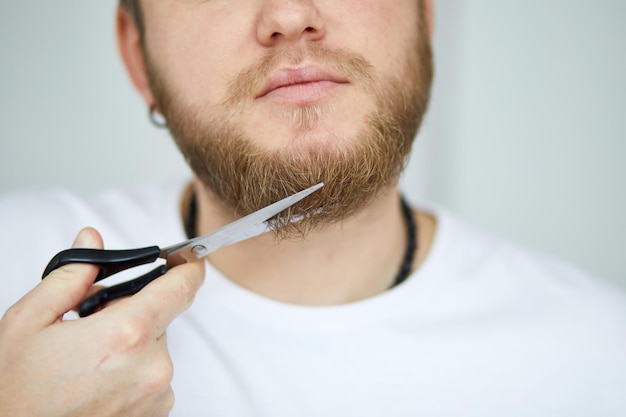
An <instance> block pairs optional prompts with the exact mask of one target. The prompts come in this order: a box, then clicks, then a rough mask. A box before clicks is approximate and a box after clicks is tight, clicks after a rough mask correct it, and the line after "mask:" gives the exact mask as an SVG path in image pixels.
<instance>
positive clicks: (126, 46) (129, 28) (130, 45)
mask: <svg viewBox="0 0 626 417" xmlns="http://www.w3.org/2000/svg"><path fill="white" fill-rule="evenodd" d="M116 25H117V27H116V29H117V30H116V32H117V46H118V49H119V53H120V55H121V57H122V61H123V62H124V66H125V67H126V71H127V73H128V75H129V77H130V79H131V81H132V83H133V85H134V86H135V88H136V89H137V91H138V92H139V94H141V96H142V97H143V99H144V101H145V102H146V106H147V107H150V106H152V105H153V104H154V97H153V95H152V91H151V90H150V83H149V82H148V75H147V72H146V63H145V60H144V54H143V50H142V42H141V33H140V32H139V28H138V27H137V24H136V22H135V19H133V17H132V16H131V15H130V14H129V13H128V11H127V10H126V8H124V7H123V6H118V9H117V20H116Z"/></svg>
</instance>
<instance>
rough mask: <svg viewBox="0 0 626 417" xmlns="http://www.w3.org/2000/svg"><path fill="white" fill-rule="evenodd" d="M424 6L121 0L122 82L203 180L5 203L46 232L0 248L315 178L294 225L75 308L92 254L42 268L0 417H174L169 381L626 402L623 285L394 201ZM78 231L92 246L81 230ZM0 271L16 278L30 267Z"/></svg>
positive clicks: (538, 411) (247, 207)
mask: <svg viewBox="0 0 626 417" xmlns="http://www.w3.org/2000/svg"><path fill="white" fill-rule="evenodd" d="M431 8H432V7H431V4H430V2H429V1H416V0H389V1H385V2H381V1H377V0H365V1H364V0H359V1H357V0H341V1H337V0H335V1H326V0H260V1H251V0H250V1H239V2H230V1H221V0H216V1H187V2H180V1H174V0H161V1H156V0H144V1H141V2H138V1H128V2H122V5H121V7H120V9H119V12H118V18H117V28H118V39H119V45H120V51H121V55H122V58H123V60H124V63H125V64H126V67H127V69H128V72H129V75H130V77H131V79H132V80H133V83H134V85H135V87H136V88H137V90H138V91H139V93H140V94H141V95H142V97H143V98H144V100H145V102H146V106H147V107H149V108H151V109H153V112H154V113H159V114H161V115H162V116H163V118H164V120H165V121H166V123H167V126H168V128H169V129H170V131H171V132H172V135H173V137H174V139H175V140H176V142H177V144H178V145H179V147H180V149H181V151H182V152H183V153H184V155H185V157H186V158H187V160H188V161H189V163H190V165H191V167H192V168H193V170H194V173H195V175H196V177H197V178H196V180H195V182H194V184H193V185H192V186H191V187H190V188H188V189H187V190H186V191H185V192H184V193H182V192H181V190H178V189H177V190H161V189H150V190H142V191H137V192H134V193H132V194H130V193H128V192H126V191H120V192H113V193H110V194H107V195H104V196H97V197H95V198H93V199H85V200H83V199H78V198H77V197H75V196H71V195H67V194H60V193H53V194H49V195H44V196H32V195H28V196H20V198H11V197H7V198H6V199H5V201H4V202H3V204H2V205H1V206H0V207H1V210H2V212H0V214H1V215H2V216H0V217H1V218H3V219H7V220H8V219H11V220H10V223H9V222H8V221H7V223H6V224H3V231H6V236H11V237H15V239H20V236H22V235H26V236H29V235H31V233H23V232H24V228H32V229H33V230H37V232H38V235H40V236H43V239H44V241H41V242H39V241H38V242H30V243H31V245H30V246H27V245H26V244H23V243H22V242H20V241H19V240H18V241H17V242H16V240H15V239H6V238H5V240H11V242H10V243H11V245H12V246H17V247H21V248H24V247H27V248H28V251H29V253H28V256H32V254H33V253H37V254H39V253H40V252H41V253H42V254H48V256H50V255H52V254H53V253H54V250H55V249H56V248H58V247H62V245H64V244H65V240H64V239H66V238H67V233H69V232H71V231H73V230H76V228H77V227H82V226H83V225H86V224H92V225H95V226H96V228H97V229H99V230H100V231H101V232H102V233H103V234H106V236H107V246H111V247H135V246H139V245H142V244H146V243H155V242H159V243H161V242H162V243H164V244H167V243H171V242H175V241H178V240H182V239H183V238H184V236H183V228H182V226H181V225H182V224H183V223H187V225H188V226H189V227H187V229H188V230H187V232H188V234H204V233H207V232H209V231H211V230H214V229H216V228H217V227H219V226H221V225H223V224H226V223H228V222H230V221H232V220H234V219H236V218H237V217H240V216H241V215H243V214H246V213H248V212H251V211H253V210H255V209H257V208H260V207H262V206H264V205H266V204H268V203H270V202H273V201H275V200H278V199H280V198H282V197H285V196H286V195H289V194H291V193H293V192H295V191H299V190H300V189H303V188H306V187H308V186H310V185H313V184H315V183H317V182H320V181H324V182H325V184H326V185H325V187H324V188H323V189H322V190H320V191H319V192H317V193H315V194H313V195H312V196H311V197H310V198H307V199H306V200H304V201H303V202H302V204H299V205H298V206H297V207H295V208H294V210H292V211H291V212H290V214H289V215H294V214H295V215H297V214H310V216H308V217H307V218H305V220H303V221H302V222H300V223H297V224H294V225H292V226H289V227H287V228H285V229H282V230H281V231H279V232H278V233H276V234H270V235H264V236H261V237H258V238H255V239H251V240H249V241H245V242H241V243H239V244H237V245H233V246H231V247H228V248H224V249H222V250H220V251H218V252H215V253H214V254H212V255H211V256H210V257H209V259H208V261H209V263H207V264H206V265H203V264H202V263H201V262H196V263H188V264H184V265H181V266H178V267H175V268H173V269H172V270H171V271H170V272H168V274H167V275H166V276H164V277H162V278H159V279H158V280H156V281H154V282H153V283H151V284H150V285H148V286H147V287H146V288H144V289H143V290H142V291H141V292H139V293H138V294H136V295H135V296H133V297H130V298H127V299H124V300H121V301H118V302H115V303H111V304H110V305H108V306H106V307H105V308H104V309H103V310H102V311H99V312H97V313H96V314H93V315H92V316H89V317H87V318H84V319H80V320H76V321H69V320H66V321H64V320H62V317H63V315H64V314H65V313H66V312H67V311H69V310H71V309H72V308H74V307H75V306H77V305H78V304H79V303H80V301H81V300H83V299H84V298H85V297H86V296H87V295H88V294H90V293H91V292H92V291H93V289H92V283H93V280H94V278H95V274H96V270H95V268H94V267H93V266H90V265H68V266H67V267H64V268H60V269H58V270H56V271H54V272H53V273H52V274H51V275H50V276H48V277H47V278H46V279H45V280H44V281H43V282H42V283H41V284H39V285H38V286H37V287H36V288H35V289H33V290H32V291H30V292H28V293H27V294H26V295H25V296H24V297H23V298H22V299H20V300H19V301H18V302H17V303H15V304H13V306H12V307H11V308H9V309H8V310H7V312H6V314H5V315H4V317H3V319H2V321H1V322H0V366H1V369H2V372H1V373H0V415H11V416H22V415H23V416H26V415H27V416H39V415H42V416H44V415H45V416H85V415H89V416H118V415H119V416H159V415H167V414H168V413H169V411H170V410H171V409H172V407H173V401H174V394H173V391H175V392H176V407H175V408H174V410H173V414H174V415H181V416H205V415H206V416H213V415H228V416H262V415H267V416H287V415H289V416H293V415H299V416H306V415H311V416H313V415H336V416H352V415H355V416H356V415H358V416H381V415H391V416H415V415H429V416H444V415H446V416H449V415H453V416H456V415H476V416H500V415H520V416H521V415H524V416H527V415H533V416H538V415H539V416H541V415H545V416H555V415H567V416H576V415H580V416H583V415H594V416H595V415H604V416H609V415H615V416H617V415H623V414H624V412H626V400H625V399H624V395H623V392H624V390H625V389H626V355H625V353H624V352H626V337H625V331H624V328H625V327H624V325H625V324H626V304H625V302H624V298H623V296H622V295H619V294H616V293H614V292H612V291H610V290H609V289H606V288H604V287H602V286H601V285H599V284H597V283H594V282H593V281H591V280H589V279H588V278H587V277H585V276H583V275H582V274H580V273H579V272H577V271H575V270H573V269H571V268H569V267H567V266H564V265H562V264H560V263H558V262H556V261H553V260H550V259H546V258H544V257H541V256H539V255H534V254H530V253H528V252H526V251H523V250H521V249H518V248H516V247H514V246H512V245H510V244H508V243H506V242H501V241H499V240H497V239H495V238H493V237H491V236H488V235H486V234H484V233H481V232H478V231H476V230H473V229H472V228H471V227H469V226H467V225H464V224H462V223H460V222H459V221H457V220H455V219H454V218H453V217H451V216H450V215H449V214H447V213H445V212H444V211H441V210H432V212H431V213H427V212H422V211H414V212H413V211H410V210H408V211H407V210H403V204H402V201H401V198H400V196H399V194H398V190H397V179H398V175H399V173H400V171H401V168H402V165H403V162H404V158H405V157H406V155H407V153H408V151H409V149H410V146H411V141H412V138H413V137H414V136H415V133H416V131H417V129H418V126H419V124H420V121H421V118H422V116H423V114H424V111H425V107H426V103H427V99H428V93H429V87H430V81H431V58H430V47H429V29H430V27H431V23H430V21H431ZM181 194H183V195H182V198H181V199H180V201H181V203H180V205H181V207H182V210H179V207H178V206H179V197H180V195H181ZM194 201H196V202H195V203H194ZM194 207H195V211H196V215H189V214H188V213H193V212H194V210H192V208H194ZM44 213H45V214H47V215H55V219H56V220H55V221H54V222H51V221H49V220H48V219H47V218H45V219H44V218H43V214H44ZM16 218H18V219H21V220H20V221H16V220H15V219H16ZM285 219H286V220H288V218H285ZM24 243H25V242H24ZM3 245H5V243H4V242H3ZM6 245H7V247H8V243H6ZM74 246H75V247H95V248H100V247H103V242H102V238H101V237H100V235H99V234H98V233H97V232H96V231H95V230H93V229H84V230H83V231H81V233H80V234H79V235H78V237H77V238H76V240H75V242H74ZM53 248H54V249H53ZM2 249H4V246H3V247H2ZM18 255H21V254H16V256H18ZM4 267H5V277H6V279H7V283H13V281H14V280H17V281H18V283H16V284H15V286H14V288H15V287H17V288H20V290H21V289H22V288H21V287H23V286H24V285H25V284H22V282H27V279H30V278H31V277H33V276H36V275H37V273H38V272H39V271H40V270H41V268H42V265H26V262H16V261H14V262H11V263H9V265H4ZM407 272H408V273H407ZM203 279H204V284H203V285H202V287H201V284H202V281H203ZM8 280H11V281H8ZM200 287H201V288H200ZM194 297H195V299H196V301H195V303H194V304H193V306H191V304H192V300H193V299H194ZM2 298H3V299H4V298H5V297H4V296H3V297H2ZM7 298H8V296H7ZM11 301H13V299H12V300H11ZM190 306H191V307H190ZM188 308H189V309H188ZM186 309H188V310H187V311H186V312H184V313H183V311H184V310H186ZM178 316H180V317H179V318H178V320H176V321H174V319H175V318H176V317H178ZM170 324H171V325H170ZM166 328H167V329H168V331H167V339H169V340H168V341H166V336H165V330H166ZM168 344H169V349H168ZM173 369H175V372H174V371H173ZM173 372H174V380H173V383H172V387H173V388H174V389H173V390H172V388H171V387H170V382H171V379H172V373H173Z"/></svg>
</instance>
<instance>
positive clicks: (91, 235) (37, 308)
mask: <svg viewBox="0 0 626 417" xmlns="http://www.w3.org/2000/svg"><path fill="white" fill-rule="evenodd" d="M72 247H74V248H77V247H83V248H94V249H102V247H103V244H102V238H101V236H100V234H99V233H98V232H97V231H96V230H95V229H92V228H86V229H83V230H81V231H80V232H79V234H78V236H77V237H76V239H75V241H74V244H73V245H72ZM97 274H98V268H97V267H95V266H93V265H89V264H78V263H76V264H69V265H65V266H63V267H60V268H58V269H56V270H54V271H52V272H51V273H50V274H49V275H48V276H47V277H46V278H45V279H44V280H43V281H41V283H39V285H37V286H36V287H35V288H34V289H33V290H31V291H30V292H29V293H28V294H26V295H25V296H24V297H22V299H21V300H19V301H18V302H17V303H16V304H15V305H14V306H13V307H11V309H10V312H9V314H12V315H14V316H19V319H20V320H19V321H20V322H21V325H23V326H26V327H29V328H30V327H37V328H44V327H46V326H48V325H50V324H52V323H54V322H55V321H57V320H60V319H61V318H62V317H63V315H64V314H65V313H67V312H68V311H70V310H71V309H72V308H74V307H75V306H76V305H78V304H79V303H80V301H81V300H82V299H83V298H85V295H86V294H87V292H88V291H89V289H90V287H91V286H92V285H93V282H94V280H95V278H96V276H97Z"/></svg>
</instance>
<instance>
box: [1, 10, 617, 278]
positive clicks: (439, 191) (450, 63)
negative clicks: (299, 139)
mask: <svg viewBox="0 0 626 417" xmlns="http://www.w3.org/2000/svg"><path fill="white" fill-rule="evenodd" d="M115 5H116V0H99V1H94V2H91V1H89V2H87V1H84V0H65V1H63V2H51V1H47V0H25V1H21V2H9V1H5V2H2V3H1V4H0V57H1V58H0V59H1V62H2V65H0V91H1V92H2V94H0V135H1V137H2V139H1V140H2V142H1V143H2V145H1V147H0V192H3V193H4V192H11V191H13V190H20V189H24V188H45V187H65V188H70V189H73V190H76V191H77V192H81V193H84V192H91V191H93V190H100V189H104V188H107V187H114V186H134V185H138V184H142V183H146V182H163V181H170V180H172V179H180V178H185V177H188V176H189V175H190V174H189V171H188V170H187V168H186V166H185V164H184V162H183V159H182V157H180V155H179V154H178V152H177V150H176V149H175V146H174V145H173V143H172V141H171V139H170V138H169V137H168V135H167V133H166V132H165V131H161V130H157V129H155V128H153V127H152V126H151V125H150V124H149V122H148V119H147V110H146V109H145V107H144V105H143V103H142V102H141V100H140V99H139V97H138V96H137V95H136V94H135V93H134V91H133V90H132V87H131V85H130V82H129V81H128V80H127V78H126V76H125V74H124V71H123V68H122V66H121V63H120V61H119V59H118V57H117V52H116V46H115V41H114V30H113V22H114V21H113V18H114V10H115ZM436 16H437V18H436V34H435V54H436V79H435V85H434V90H433V100H432V102H431V106H430V110H429V114H428V115H427V118H426V122H425V126H424V129H423V130H422V132H421V133H420V135H419V137H418V141H417V143H416V146H415V150H414V154H413V156H412V159H411V163H410V165H409V167H408V169H407V172H406V174H405V176H404V178H403V188H404V189H405V191H406V193H407V194H408V196H409V198H410V199H411V200H412V201H415V202H418V203H419V202H420V201H428V202H433V203H435V204H439V205H442V206H444V207H447V208H448V209H449V210H451V211H452V212H454V213H456V214H458V215H460V216H461V217H463V218H464V219H466V220H468V221H470V222H472V223H474V224H477V225H479V226H482V227H484V228H487V229H489V230H491V231H492V232H494V233H496V234H500V235H503V236H505V237H507V238H510V239H513V240H516V241H518V242H520V243H522V244H524V245H526V246H530V247H532V248H535V249H537V250H540V251H544V252H548V253H552V254H554V255H557V256H559V257H562V258H565V259H566V260H568V261H570V262H572V263H574V264H577V265H579V266H580V267H582V268H584V269H586V270H588V271H590V272H592V273H593V274H596V275H599V276H602V277H604V278H605V279H607V280H609V281H612V282H614V283H617V284H618V285H621V286H623V287H625V288H626V262H625V261H624V255H623V252H624V250H626V220H625V219H624V216H623V213H624V212H626V197H625V193H624V185H623V182H624V179H626V169H625V168H624V164H623V161H622V160H623V159H624V157H625V156H626V145H625V143H624V138H626V111H625V110H626V77H625V74H626V52H625V51H626V25H625V24H624V21H626V2H623V1H621V0H613V1H611V0H597V1H595V2H588V1H582V0H571V1H566V0H551V1H541V0H527V1H521V0H519V1H511V0H509V1H504V0H471V1H470V0H465V1H464V0H440V1H438V2H437V3H436Z"/></svg>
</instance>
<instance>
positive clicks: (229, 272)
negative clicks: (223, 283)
mask: <svg viewBox="0 0 626 417" xmlns="http://www.w3.org/2000/svg"><path fill="white" fill-rule="evenodd" d="M199 203H200V202H199V198H198V196H197V195H196V194H195V193H191V194H189V195H188V198H186V204H184V205H183V217H184V225H185V231H186V233H187V235H188V236H189V237H195V236H196V235H198V232H199V230H198V227H197V225H198V219H199V216H201V212H200V208H199V207H198V205H199ZM373 206H375V207H369V208H368V209H366V210H364V212H363V213H359V214H358V215H356V216H354V217H353V218H350V219H346V220H345V221H342V222H341V223H338V224H336V225H332V226H327V227H325V228H324V230H321V231H319V232H312V233H310V235H308V236H307V237H306V238H304V239H302V240H296V241H281V242H279V243H277V242H276V241H274V238H273V236H272V235H271V234H266V235H263V236H259V237H257V238H253V239H250V240H247V241H243V242H240V243H238V244H236V245H233V246H231V247H226V248H223V249H221V250H219V251H217V252H215V253H213V254H211V255H210V256H209V261H210V262H211V263H212V264H213V266H214V267H215V268H217V269H218V270H219V271H220V272H222V273H223V274H224V275H225V276H226V277H228V278H229V279H230V280H232V281H233V282H235V283H237V284H239V285H240V286H242V287H244V288H246V289H248V290H250V291H253V292H256V293H258V294H260V295H263V296H267V297H269V298H272V299H275V300H277V301H282V302H287V303H290V304H300V305H336V304H345V303H349V302H354V301H358V300H361V299H365V298H368V297H371V296H374V295H377V294H380V293H382V292H384V291H386V290H388V289H390V288H392V287H395V286H398V285H400V284H401V283H402V282H404V281H405V280H406V279H407V278H408V277H409V276H410V274H411V272H412V271H413V269H414V264H415V256H416V253H417V245H418V239H417V238H418V230H417V222H416V219H415V216H414V213H413V211H412V210H411V208H410V206H409V205H408V203H407V202H406V200H405V199H404V198H402V197H399V196H398V194H397V193H394V194H393V195H388V196H387V198H381V199H379V201H377V202H375V203H373Z"/></svg>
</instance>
